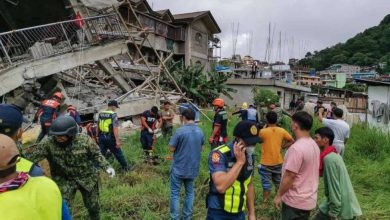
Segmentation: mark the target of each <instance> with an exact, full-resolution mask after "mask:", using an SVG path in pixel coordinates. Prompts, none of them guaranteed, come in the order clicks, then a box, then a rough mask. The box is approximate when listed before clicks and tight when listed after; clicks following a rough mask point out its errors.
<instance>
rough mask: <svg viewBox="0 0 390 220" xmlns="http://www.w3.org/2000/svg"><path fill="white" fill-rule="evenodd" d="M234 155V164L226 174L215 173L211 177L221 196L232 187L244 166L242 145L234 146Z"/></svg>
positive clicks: (244, 158) (244, 157) (236, 144)
mask: <svg viewBox="0 0 390 220" xmlns="http://www.w3.org/2000/svg"><path fill="white" fill-rule="evenodd" d="M213 153H219V152H213ZM234 155H235V156H236V163H235V164H234V165H233V167H232V168H231V169H230V170H229V171H228V172H215V173H213V174H212V175H211V177H212V178H213V182H214V184H215V187H216V189H217V191H218V192H219V193H221V194H223V193H225V191H226V190H227V189H228V188H229V187H230V186H232V185H233V183H234V181H236V179H237V177H238V175H240V172H241V169H242V167H243V166H244V164H245V161H246V156H245V148H244V146H243V145H242V144H238V143H235V144H234Z"/></svg>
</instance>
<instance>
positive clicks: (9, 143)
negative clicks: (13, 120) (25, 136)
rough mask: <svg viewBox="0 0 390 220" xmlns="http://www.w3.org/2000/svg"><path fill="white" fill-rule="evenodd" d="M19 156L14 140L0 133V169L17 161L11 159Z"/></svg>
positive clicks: (6, 167)
mask: <svg viewBox="0 0 390 220" xmlns="http://www.w3.org/2000/svg"><path fill="white" fill-rule="evenodd" d="M18 156H19V150H18V148H17V147H16V144H15V142H14V140H12V139H11V138H10V137H8V136H6V135H4V134H0V170H6V169H8V168H10V167H12V166H14V165H15V164H16V163H17V160H14V161H12V159H14V158H16V157H18Z"/></svg>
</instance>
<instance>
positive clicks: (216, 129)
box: [209, 124, 221, 143]
mask: <svg viewBox="0 0 390 220" xmlns="http://www.w3.org/2000/svg"><path fill="white" fill-rule="evenodd" d="M220 130H221V125H220V124H214V127H213V132H212V133H211V136H210V138H209V142H210V143H212V142H213V141H214V138H215V136H217V133H218V132H219V131H220Z"/></svg>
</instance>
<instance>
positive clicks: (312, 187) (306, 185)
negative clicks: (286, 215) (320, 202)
mask: <svg viewBox="0 0 390 220" xmlns="http://www.w3.org/2000/svg"><path fill="white" fill-rule="evenodd" d="M319 166H320V149H319V148H318V146H317V144H316V143H315V142H314V140H313V139H311V138H300V139H298V140H297V141H296V142H295V143H294V144H293V145H291V147H290V148H289V149H288V150H287V152H286V155H285V158H284V164H283V169H282V175H284V173H285V171H286V170H289V171H291V172H294V173H296V174H297V175H296V176H295V179H294V183H293V185H292V187H291V188H290V189H289V190H288V191H287V192H286V193H285V194H284V195H283V197H282V201H283V202H284V203H286V204H287V205H288V206H291V207H294V208H297V209H301V210H312V209H314V208H315V207H316V203H317V190H318V182H319Z"/></svg>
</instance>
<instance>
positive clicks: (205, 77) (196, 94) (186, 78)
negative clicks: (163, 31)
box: [162, 61, 236, 105]
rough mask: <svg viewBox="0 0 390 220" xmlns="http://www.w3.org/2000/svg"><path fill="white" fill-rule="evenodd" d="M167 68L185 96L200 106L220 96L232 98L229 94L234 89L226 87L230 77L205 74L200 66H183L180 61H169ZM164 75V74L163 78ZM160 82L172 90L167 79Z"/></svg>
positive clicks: (212, 72) (213, 73) (212, 73)
mask: <svg viewBox="0 0 390 220" xmlns="http://www.w3.org/2000/svg"><path fill="white" fill-rule="evenodd" d="M167 68H168V70H169V72H170V73H171V74H172V77H173V78H174V79H175V81H176V82H177V84H178V85H179V86H180V88H181V90H182V91H183V92H184V93H186V96H187V97H188V98H190V99H192V100H194V101H195V102H197V103H199V104H201V105H205V104H208V103H210V102H211V101H210V100H213V99H215V98H217V97H218V96H220V94H224V95H225V96H227V97H229V98H232V97H231V95H230V93H232V92H236V90H235V89H233V88H230V87H228V86H227V85H226V81H227V80H228V79H229V77H230V75H228V74H219V73H217V72H215V71H211V72H205V71H204V66H202V65H199V64H195V65H192V64H191V65H189V66H185V65H184V63H183V62H182V61H177V62H174V61H171V62H170V63H168V65H167ZM166 75H167V74H164V76H165V77H166ZM162 81H163V84H165V85H166V86H167V87H169V88H174V85H172V83H170V80H169V79H168V78H164V79H162Z"/></svg>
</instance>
